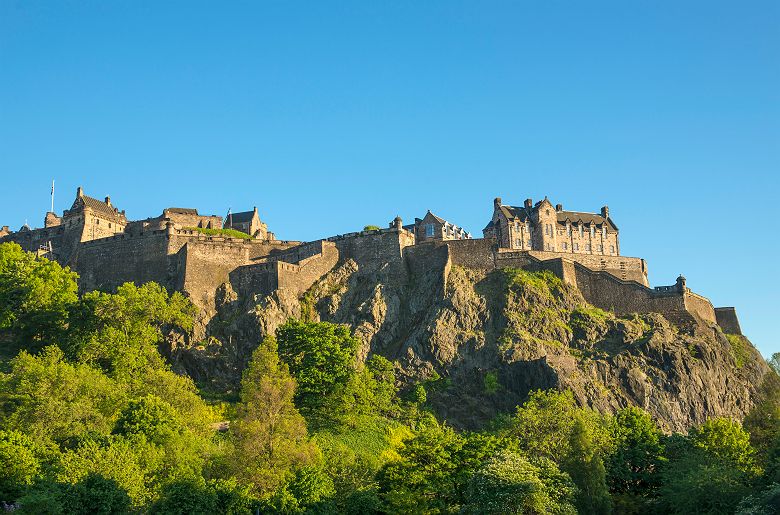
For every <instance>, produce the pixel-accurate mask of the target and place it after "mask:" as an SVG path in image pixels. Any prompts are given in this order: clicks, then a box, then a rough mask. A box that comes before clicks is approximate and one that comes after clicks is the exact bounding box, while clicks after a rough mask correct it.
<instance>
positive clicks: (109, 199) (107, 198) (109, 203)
mask: <svg viewBox="0 0 780 515" xmlns="http://www.w3.org/2000/svg"><path fill="white" fill-rule="evenodd" d="M106 205H107V206H108V207H111V197H109V196H106Z"/></svg>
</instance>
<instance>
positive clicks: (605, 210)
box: [601, 206, 609, 218]
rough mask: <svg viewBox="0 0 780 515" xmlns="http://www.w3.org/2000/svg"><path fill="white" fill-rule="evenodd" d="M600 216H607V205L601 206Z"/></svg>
mask: <svg viewBox="0 0 780 515" xmlns="http://www.w3.org/2000/svg"><path fill="white" fill-rule="evenodd" d="M601 216H603V217H604V218H609V206H604V207H602V208H601Z"/></svg>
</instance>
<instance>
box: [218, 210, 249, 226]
mask: <svg viewBox="0 0 780 515" xmlns="http://www.w3.org/2000/svg"><path fill="white" fill-rule="evenodd" d="M254 216H255V212H254V211H242V212H240V213H231V214H229V215H227V216H226V217H225V222H231V221H232V222H233V223H234V224H243V223H246V222H251V221H252V218H253V217H254Z"/></svg>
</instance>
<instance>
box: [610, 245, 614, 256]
mask: <svg viewBox="0 0 780 515" xmlns="http://www.w3.org/2000/svg"><path fill="white" fill-rule="evenodd" d="M609 253H610V254H614V253H615V246H614V245H610V246H609Z"/></svg>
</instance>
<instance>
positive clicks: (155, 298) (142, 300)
mask: <svg viewBox="0 0 780 515" xmlns="http://www.w3.org/2000/svg"><path fill="white" fill-rule="evenodd" d="M195 314H196V310H195V308H194V306H193V305H192V303H191V302H190V301H189V300H188V299H187V298H186V297H184V296H183V295H182V294H181V293H178V292H175V293H173V294H172V295H169V294H168V292H167V291H166V290H165V288H163V287H162V286H160V285H158V284H156V283H146V284H144V285H143V286H136V285H134V284H133V283H125V284H123V285H122V286H120V287H119V288H117V291H116V293H113V294H112V293H103V292H97V291H94V292H90V293H87V294H85V295H84V296H83V297H82V299H81V301H80V302H79V304H78V306H77V307H75V308H74V313H72V314H71V319H72V322H73V324H72V328H71V330H70V333H69V339H68V344H67V352H68V355H69V356H70V357H72V358H77V359H78V360H80V361H83V362H86V363H91V364H94V365H97V366H99V367H100V368H101V369H103V370H105V371H106V372H107V373H109V374H110V375H112V376H113V377H120V378H123V379H125V380H129V379H132V378H134V377H137V376H138V375H139V374H141V373H142V372H143V371H144V370H145V369H148V368H165V367H166V366H167V365H166V364H165V362H164V360H163V359H162V356H160V354H159V352H158V345H159V344H161V343H162V341H163V340H164V338H165V337H166V335H170V334H175V333H179V334H181V335H183V334H185V333H187V332H188V331H190V330H191V329H192V326H193V320H194V316H195Z"/></svg>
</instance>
